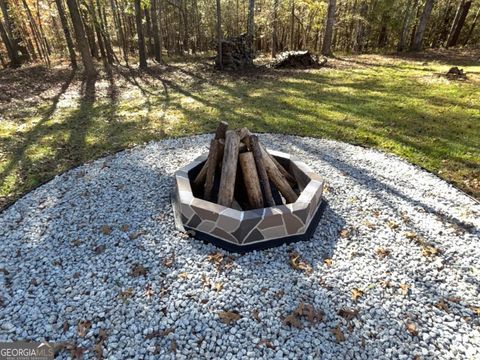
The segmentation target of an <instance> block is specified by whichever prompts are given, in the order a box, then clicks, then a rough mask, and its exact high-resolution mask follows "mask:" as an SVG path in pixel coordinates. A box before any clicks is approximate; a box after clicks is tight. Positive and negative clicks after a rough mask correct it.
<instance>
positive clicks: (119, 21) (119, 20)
mask: <svg viewBox="0 0 480 360" xmlns="http://www.w3.org/2000/svg"><path fill="white" fill-rule="evenodd" d="M110 7H111V8H112V14H113V19H114V22H115V25H116V28H117V31H118V38H117V41H118V42H119V43H120V44H121V46H122V52H123V59H124V60H125V63H126V64H127V65H128V46H127V39H126V37H125V31H124V29H123V22H122V18H121V16H120V14H119V12H118V6H117V2H116V0H110Z"/></svg>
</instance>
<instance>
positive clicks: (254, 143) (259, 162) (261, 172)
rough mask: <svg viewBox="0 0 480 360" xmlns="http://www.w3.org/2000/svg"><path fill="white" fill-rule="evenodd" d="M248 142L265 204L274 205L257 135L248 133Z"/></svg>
mask: <svg viewBox="0 0 480 360" xmlns="http://www.w3.org/2000/svg"><path fill="white" fill-rule="evenodd" d="M248 143H249V144H250V147H251V148H252V152H253V158H254V160H255V165H256V167H257V173H258V177H259V182H260V188H261V189H262V194H263V199H264V201H265V204H266V205H267V206H268V207H270V206H275V201H274V200H273V196H272V190H271V188H270V182H269V181H268V175H267V171H266V170H265V165H264V163H263V155H262V150H261V149H260V145H259V143H258V137H257V136H256V135H250V136H249V137H248Z"/></svg>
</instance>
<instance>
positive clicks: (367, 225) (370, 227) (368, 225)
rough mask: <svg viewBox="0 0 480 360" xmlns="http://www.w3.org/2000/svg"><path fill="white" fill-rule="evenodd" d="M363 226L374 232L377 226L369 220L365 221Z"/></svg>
mask: <svg viewBox="0 0 480 360" xmlns="http://www.w3.org/2000/svg"><path fill="white" fill-rule="evenodd" d="M363 224H364V225H365V226H366V227H367V228H369V229H370V230H373V229H375V228H376V226H375V224H373V223H371V222H370V221H368V220H365V221H364V222H363Z"/></svg>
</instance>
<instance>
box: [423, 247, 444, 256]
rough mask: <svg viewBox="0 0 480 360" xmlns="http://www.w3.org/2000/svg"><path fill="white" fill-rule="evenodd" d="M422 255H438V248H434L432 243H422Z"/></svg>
mask: <svg viewBox="0 0 480 360" xmlns="http://www.w3.org/2000/svg"><path fill="white" fill-rule="evenodd" d="M422 255H423V256H426V257H431V256H438V255H440V249H438V248H436V247H435V246H433V245H423V246H422Z"/></svg>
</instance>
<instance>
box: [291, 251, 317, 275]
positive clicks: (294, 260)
mask: <svg viewBox="0 0 480 360" xmlns="http://www.w3.org/2000/svg"><path fill="white" fill-rule="evenodd" d="M288 255H289V257H290V266H291V267H292V268H293V269H295V270H301V271H304V272H306V273H307V274H310V273H312V271H313V270H312V267H311V266H310V264H308V263H307V262H306V261H305V260H303V259H302V258H301V257H300V254H298V253H296V252H294V251H293V252H291V253H290V254H288Z"/></svg>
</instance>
